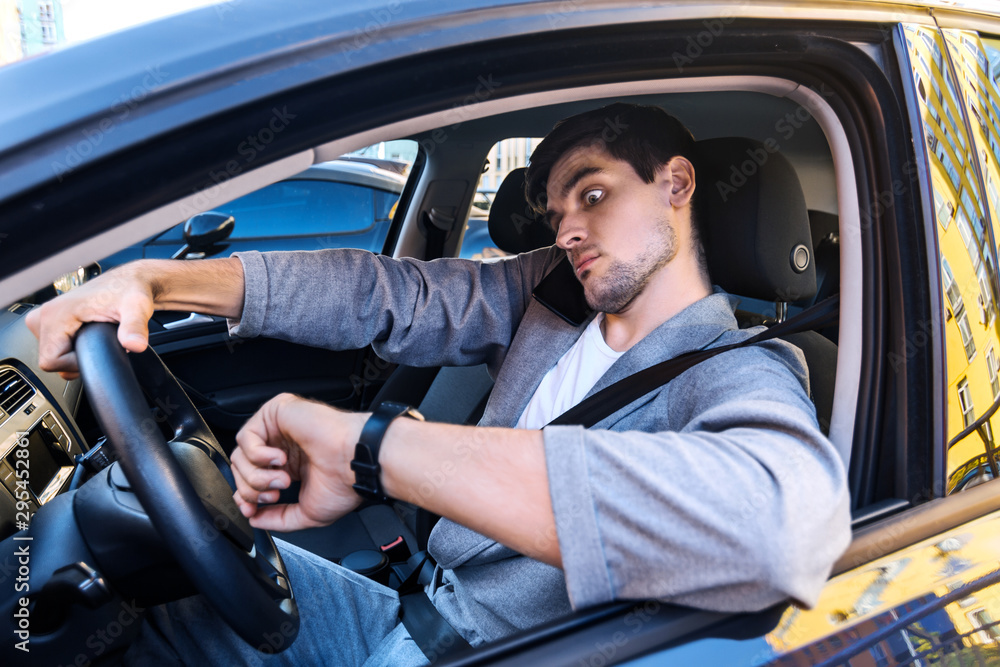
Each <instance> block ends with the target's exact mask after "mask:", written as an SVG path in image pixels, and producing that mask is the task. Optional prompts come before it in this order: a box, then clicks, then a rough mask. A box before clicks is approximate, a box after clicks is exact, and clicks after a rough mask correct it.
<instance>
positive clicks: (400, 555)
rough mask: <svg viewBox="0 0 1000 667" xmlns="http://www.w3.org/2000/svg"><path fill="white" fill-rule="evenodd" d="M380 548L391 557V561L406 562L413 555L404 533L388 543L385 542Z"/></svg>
mask: <svg viewBox="0 0 1000 667" xmlns="http://www.w3.org/2000/svg"><path fill="white" fill-rule="evenodd" d="M378 550H379V551H381V552H382V553H384V554H385V555H386V556H387V557H388V558H389V562H390V563H403V562H406V561H407V560H409V558H410V556H412V555H413V554H411V553H410V547H409V546H407V544H406V540H404V539H403V536H402V535H400V536H399V537H397V538H396V539H394V540H393V541H392V542H389V543H388V544H383V545H382V546H380V547H379V548H378Z"/></svg>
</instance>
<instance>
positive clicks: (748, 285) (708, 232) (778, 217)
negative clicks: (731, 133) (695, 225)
mask: <svg viewBox="0 0 1000 667" xmlns="http://www.w3.org/2000/svg"><path fill="white" fill-rule="evenodd" d="M696 146H697V155H696V156H695V160H694V163H695V164H694V167H695V179H696V181H697V189H696V192H697V193H698V196H697V200H696V202H695V215H696V216H698V217H699V219H700V220H702V221H703V222H702V225H701V230H702V236H703V238H702V241H703V243H704V244H705V252H706V254H707V256H708V271H709V274H710V275H711V277H712V282H714V283H716V284H718V285H720V286H721V287H722V288H723V289H725V290H726V291H727V292H730V293H732V294H738V295H740V296H748V297H753V298H756V299H764V300H766V301H798V300H800V299H807V298H809V297H811V296H813V295H814V294H815V293H816V270H815V266H814V262H813V244H812V235H811V233H810V230H809V213H808V210H807V209H806V202H805V197H804V196H803V194H802V186H801V185H799V179H798V177H797V176H796V175H795V169H794V168H793V167H792V165H791V164H790V163H789V162H788V160H787V159H786V158H785V157H784V156H783V155H781V153H779V152H777V150H776V149H775V150H774V151H769V150H768V148H767V146H765V145H764V144H762V143H760V142H759V141H755V140H753V139H747V138H744V137H725V138H720V139H707V140H704V141H699V142H697V143H696Z"/></svg>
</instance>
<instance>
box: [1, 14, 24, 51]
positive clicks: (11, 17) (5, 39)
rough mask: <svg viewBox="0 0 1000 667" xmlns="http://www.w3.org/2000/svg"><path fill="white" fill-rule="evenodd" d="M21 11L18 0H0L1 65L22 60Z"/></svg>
mask: <svg viewBox="0 0 1000 667" xmlns="http://www.w3.org/2000/svg"><path fill="white" fill-rule="evenodd" d="M22 56H23V51H22V48H21V13H20V11H19V10H18V7H17V0H0V65H6V64H7V63H12V62H14V61H15V60H20V59H21V58H22Z"/></svg>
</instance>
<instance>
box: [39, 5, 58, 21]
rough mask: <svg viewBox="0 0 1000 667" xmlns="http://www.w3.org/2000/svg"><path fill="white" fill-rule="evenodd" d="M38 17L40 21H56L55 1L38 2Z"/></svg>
mask: <svg viewBox="0 0 1000 667" xmlns="http://www.w3.org/2000/svg"><path fill="white" fill-rule="evenodd" d="M38 19H39V20H40V21H55V20H56V11H55V7H54V3H51V2H39V3H38Z"/></svg>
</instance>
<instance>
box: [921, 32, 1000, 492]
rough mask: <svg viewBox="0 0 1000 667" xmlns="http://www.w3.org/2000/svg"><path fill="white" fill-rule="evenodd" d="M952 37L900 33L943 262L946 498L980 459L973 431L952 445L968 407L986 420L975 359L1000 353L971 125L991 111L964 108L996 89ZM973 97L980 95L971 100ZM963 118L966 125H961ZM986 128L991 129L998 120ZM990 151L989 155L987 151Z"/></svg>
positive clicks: (988, 386) (986, 399) (979, 363)
mask: <svg viewBox="0 0 1000 667" xmlns="http://www.w3.org/2000/svg"><path fill="white" fill-rule="evenodd" d="M958 32H959V31H944V32H941V31H938V30H937V29H935V28H933V27H930V26H915V25H907V26H904V34H905V36H906V47H907V55H908V56H909V62H910V66H911V70H912V71H911V75H912V76H913V81H914V85H915V86H919V90H918V93H919V94H918V95H917V96H916V101H917V106H918V112H919V115H920V117H921V121H922V122H921V124H922V127H921V128H919V130H918V132H919V134H918V135H917V136H923V137H924V139H925V147H926V150H925V151H924V153H925V155H926V159H927V164H926V165H922V166H921V170H922V171H923V172H925V173H927V174H928V175H929V180H930V186H931V193H930V194H931V195H932V197H933V202H932V208H933V211H934V214H935V217H936V218H937V222H938V225H936V227H935V228H936V230H937V235H938V248H939V249H940V252H941V255H942V259H941V268H942V270H941V284H940V286H938V287H937V289H940V290H941V291H942V292H943V295H942V296H943V297H944V298H943V299H942V303H943V304H944V306H946V308H947V310H946V312H945V313H943V317H942V320H943V325H942V326H943V329H944V338H945V365H946V378H947V383H948V386H947V392H946V393H945V395H946V396H947V404H948V406H947V427H946V434H947V438H948V442H947V443H946V444H945V448H946V450H947V452H948V453H947V458H946V461H947V465H946V471H945V476H946V478H947V479H948V480H950V483H949V485H948V487H947V488H948V489H949V490H950V489H952V488H958V487H957V486H956V485H955V483H954V480H958V479H960V478H961V476H958V475H956V473H957V471H959V470H962V469H965V467H967V464H969V463H970V461H974V460H976V459H977V458H978V457H981V456H984V455H985V454H986V448H985V442H984V440H983V437H981V436H980V434H979V433H971V434H969V435H967V436H964V437H963V438H962V439H961V440H958V441H956V440H955V438H956V437H957V436H958V435H959V434H960V433H961V432H962V431H964V430H965V427H966V426H967V425H968V424H969V423H971V421H970V419H971V415H972V414H973V411H972V407H971V406H972V405H974V404H976V405H979V406H980V410H981V411H983V412H985V410H986V407H987V406H990V405H992V403H993V401H994V400H995V394H994V389H993V385H994V381H993V378H994V376H995V373H994V372H993V368H994V367H995V366H991V364H994V365H995V357H993V355H992V354H991V355H989V358H987V357H988V355H986V354H977V353H976V351H977V350H987V349H989V350H997V349H1000V348H998V345H1000V336H998V331H997V319H998V318H997V317H995V315H994V312H995V309H996V305H995V304H996V303H997V299H996V284H997V276H996V271H995V267H996V259H995V257H996V245H995V239H996V229H995V228H994V227H993V226H992V225H991V222H992V223H993V224H995V221H996V219H995V218H993V219H992V220H991V218H990V216H989V215H988V212H987V210H986V207H985V206H984V201H985V199H986V197H985V192H986V190H985V189H984V185H983V182H984V181H983V180H981V177H980V167H981V164H980V162H981V157H982V156H981V155H978V154H979V152H980V151H981V150H982V149H983V148H986V147H988V146H989V143H988V142H987V141H985V140H983V139H984V138H983V137H978V136H976V130H975V128H978V127H979V126H980V123H979V122H976V121H975V120H974V119H975V118H976V117H982V118H986V119H991V118H993V116H992V114H994V110H993V107H992V106H991V105H990V104H989V103H988V102H985V101H983V102H982V103H977V104H976V105H975V107H976V108H975V110H974V111H973V110H972V108H971V107H970V106H969V100H970V99H971V98H970V95H971V96H972V97H975V98H976V99H978V97H979V96H980V93H979V92H978V91H982V90H984V89H985V87H986V86H987V84H989V85H993V83H995V82H993V83H991V82H990V81H988V79H990V77H989V76H987V73H986V72H985V71H983V69H982V66H981V59H980V58H978V57H977V56H976V55H974V54H973V53H972V52H971V51H970V50H969V49H968V48H967V45H966V44H963V42H962V40H961V37H963V36H965V37H969V35H972V36H973V37H976V36H975V35H974V33H969V34H966V33H962V34H958ZM976 40H978V37H976ZM976 40H973V41H976ZM956 47H957V48H956ZM980 50H982V49H980ZM991 71H995V68H994V69H993V70H991ZM952 72H958V73H959V75H963V74H971V75H972V78H971V79H970V78H969V77H963V78H962V79H961V80H955V79H954V77H953V74H952ZM973 82H975V85H973ZM974 89H975V90H976V91H977V92H975V93H973V90H974ZM968 119H972V122H971V123H968V122H967V120H968ZM990 123H991V124H992V125H993V126H994V128H995V127H997V123H996V122H995V121H993V120H991V121H990ZM970 126H973V132H972V134H970V132H969V128H970ZM989 151H990V152H991V153H992V149H989ZM996 178H1000V173H998V174H997V175H996V177H995V178H994V180H996ZM951 221H954V222H955V224H951ZM960 381H961V386H959V382H960ZM998 418H1000V417H998Z"/></svg>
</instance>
